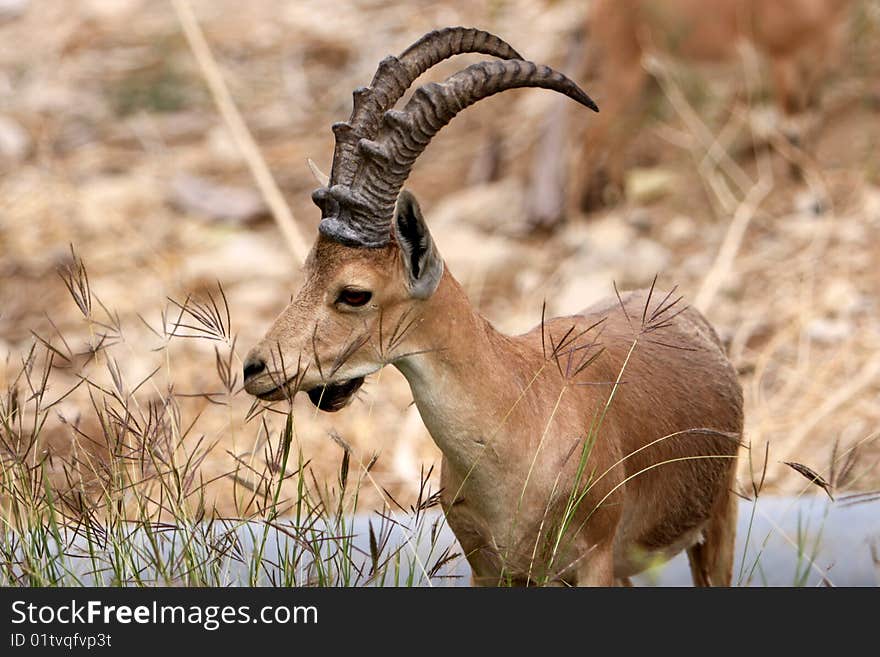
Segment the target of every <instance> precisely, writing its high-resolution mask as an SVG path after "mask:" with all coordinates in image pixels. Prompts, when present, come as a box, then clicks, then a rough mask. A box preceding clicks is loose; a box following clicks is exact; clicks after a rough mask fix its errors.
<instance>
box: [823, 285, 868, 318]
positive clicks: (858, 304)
mask: <svg viewBox="0 0 880 657" xmlns="http://www.w3.org/2000/svg"><path fill="white" fill-rule="evenodd" d="M821 304H822V310H824V311H825V312H826V313H827V314H829V315H831V316H834V317H847V316H849V315H851V314H853V313H855V312H858V311H859V310H860V309H862V308H863V307H864V305H865V298H864V297H863V296H862V294H861V293H860V292H859V291H858V289H857V288H856V286H855V285H853V284H852V283H851V282H850V281H848V280H846V279H845V278H834V279H832V280H831V281H830V282H829V283H828V284H827V285H826V286H825V289H824V290H823V291H822V296H821Z"/></svg>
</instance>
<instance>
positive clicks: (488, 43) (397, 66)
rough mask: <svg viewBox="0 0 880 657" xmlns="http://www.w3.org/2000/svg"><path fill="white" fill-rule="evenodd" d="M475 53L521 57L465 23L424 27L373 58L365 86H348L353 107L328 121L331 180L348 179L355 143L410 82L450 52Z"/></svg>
mask: <svg viewBox="0 0 880 657" xmlns="http://www.w3.org/2000/svg"><path fill="white" fill-rule="evenodd" d="M471 52H475V53H480V54H483V55H491V56H493V57H498V58H500V59H522V57H521V56H520V55H519V53H517V52H516V50H514V49H513V48H512V47H511V46H510V44H508V43H506V42H505V41H503V40H502V39H500V38H498V37H497V36H495V35H494V34H490V33H489V32H484V31H483V30H477V29H474V28H470V27H447V28H444V29H442V30H435V31H433V32H429V33H428V34H426V35H425V36H423V37H422V38H421V39H419V40H418V41H416V42H415V43H414V44H412V45H411V46H410V47H409V48H407V49H406V50H404V51H403V52H402V53H401V54H400V56H399V57H394V56H392V55H389V56H388V57H386V58H385V59H383V60H382V61H381V62H380V63H379V67H378V68H377V69H376V74H375V75H374V76H373V81H372V82H371V83H370V86H369V87H359V88H358V89H355V91H354V94H353V95H354V107H353V108H352V112H351V116H350V117H349V119H348V121H346V122H345V123H337V124H335V125H334V126H333V132H334V133H335V135H336V148H335V149H334V152H333V166H332V169H331V171H330V181H331V185H350V184H351V182H352V178H353V177H354V175H355V172H356V171H357V167H358V159H359V158H358V155H357V151H356V147H357V143H358V141H360V140H361V139H364V138H367V139H370V138H372V137H374V136H375V135H376V131H377V129H378V128H379V122H380V120H381V117H382V114H384V113H385V112H386V111H387V110H389V109H391V108H392V107H394V105H395V104H396V103H397V101H398V100H400V99H401V97H402V96H403V94H404V93H406V90H407V89H409V87H410V85H412V83H413V82H414V81H415V80H416V78H418V77H419V76H420V75H421V74H422V73H424V72H425V71H427V70H428V69H429V68H431V67H432V66H434V65H436V64H438V63H440V62H442V61H443V60H444V59H448V58H449V57H452V56H454V55H460V54H464V53H471Z"/></svg>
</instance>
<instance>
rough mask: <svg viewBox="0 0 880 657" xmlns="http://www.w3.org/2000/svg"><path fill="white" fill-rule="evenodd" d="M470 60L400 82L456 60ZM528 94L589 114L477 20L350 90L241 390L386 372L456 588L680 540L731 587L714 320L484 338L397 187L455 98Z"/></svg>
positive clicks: (733, 433) (603, 312) (722, 401)
mask: <svg viewBox="0 0 880 657" xmlns="http://www.w3.org/2000/svg"><path fill="white" fill-rule="evenodd" d="M464 52H478V53H484V54H487V55H492V56H494V57H496V58H498V59H497V60H493V61H485V62H481V63H478V64H474V65H472V66H470V67H468V68H466V69H464V70H462V71H460V72H458V73H456V74H455V75H453V76H451V77H450V78H448V79H447V80H446V81H445V82H443V83H442V84H436V83H431V84H426V85H425V86H423V87H421V88H419V89H417V90H416V92H415V93H414V94H413V96H412V99H411V100H410V101H409V102H408V103H407V104H406V106H405V107H404V108H403V109H402V110H395V109H393V107H394V105H395V103H396V102H397V101H398V100H399V99H400V98H401V97H402V96H403V94H404V93H405V91H406V90H407V88H408V87H409V86H410V84H411V83H412V82H413V81H414V80H415V79H416V78H417V77H418V76H419V75H421V74H422V73H423V72H424V71H426V70H427V69H428V68H430V67H431V66H433V65H434V64H436V63H437V62H440V61H441V60H444V59H446V58H447V57H450V56H452V55H455V54H458V53H464ZM514 87H544V88H546V89H552V90H553V91H557V92H560V93H563V94H565V95H567V96H569V97H570V98H572V99H574V100H576V101H577V102H579V103H580V104H582V105H584V106H586V107H589V108H591V109H593V110H595V109H596V107H595V105H594V104H593V101H592V100H590V98H589V97H588V96H587V95H586V94H585V93H584V92H583V91H582V90H581V89H580V88H578V86H577V85H575V84H574V83H573V82H572V81H571V80H569V79H568V78H566V77H565V76H564V75H562V74H560V73H558V72H556V71H554V70H552V69H550V68H548V67H546V66H540V65H537V64H534V63H531V62H528V61H524V60H523V59H522V58H521V57H520V56H519V55H518V54H517V53H516V51H514V50H513V49H512V48H511V47H510V46H509V45H508V44H506V43H505V42H504V41H502V40H501V39H499V38H497V37H495V36H493V35H491V34H488V33H486V32H481V31H478V30H473V29H466V28H448V29H444V30H440V31H436V32H431V33H430V34H427V35H426V36H424V37H423V38H422V39H420V40H419V41H418V42H416V43H415V44H414V45H413V46H411V47H410V48H408V49H407V50H406V51H405V52H404V53H403V54H402V55H400V57H388V58H386V59H385V60H383V61H382V63H381V64H380V65H379V69H378V71H377V73H376V75H375V77H374V78H373V81H372V84H371V86H370V87H369V88H360V89H357V90H356V91H355V92H354V110H353V112H352V115H351V118H350V119H349V121H348V122H347V123H337V124H335V125H334V126H333V131H334V133H335V135H336V148H335V152H334V156H333V165H332V172H331V174H330V178H329V181H328V182H327V184H326V186H324V187H322V188H320V189H318V190H317V191H316V192H315V193H314V194H313V199H314V201H315V203H316V204H317V205H318V207H320V208H321V214H322V219H321V223H320V227H319V235H318V238H317V241H316V242H315V245H314V247H313V248H312V251H311V253H310V255H309V257H308V260H307V262H306V264H305V272H304V276H305V282H304V283H303V286H302V288H301V289H300V291H299V292H298V293H297V295H296V297H295V299H294V300H293V302H292V303H291V304H290V305H289V306H288V307H287V309H286V310H285V311H284V312H283V313H282V314H281V315H280V316H279V317H278V319H277V320H276V321H275V323H274V325H273V326H272V327H271V328H270V330H269V332H268V334H267V335H266V337H265V338H264V339H263V340H262V341H261V342H260V344H258V345H257V346H256V347H255V348H254V349H253V350H252V351H251V352H250V354H249V355H248V357H247V359H246V361H245V366H244V379H245V388H246V389H247V391H248V392H250V393H251V394H253V395H256V396H258V397H260V398H262V399H265V400H281V399H285V398H290V397H291V396H292V395H293V394H295V393H296V392H297V391H299V390H304V391H306V392H307V393H308V395H309V397H310V399H311V400H312V402H313V403H315V404H316V405H317V406H318V407H319V408H321V409H323V410H327V411H336V410H339V409H340V408H342V407H343V406H345V405H346V403H347V402H348V401H349V400H350V399H351V397H352V395H354V393H355V392H356V391H357V390H358V389H359V387H360V386H361V384H362V383H363V381H364V377H366V376H367V375H368V374H371V373H373V372H376V371H377V370H379V369H381V368H382V367H384V366H385V365H388V364H392V365H394V366H395V367H397V368H398V369H399V370H400V371H401V372H402V373H403V375H404V376H405V377H406V379H407V380H408V381H409V384H410V386H411V388H412V393H413V397H414V399H415V403H416V405H417V406H418V409H419V412H420V413H421V415H422V418H423V420H424V422H425V424H426V425H427V428H428V430H429V431H430V433H431V436H432V437H433V439H434V440H435V441H436V443H437V445H438V446H439V447H440V449H441V451H442V452H443V468H442V504H443V509H444V511H445V513H446V517H447V519H448V522H449V525H450V526H451V527H452V529H453V531H454V532H455V535H456V536H457V537H458V540H459V541H460V543H461V545H462V548H463V549H464V551H465V554H466V556H467V559H468V561H469V562H470V565H471V566H472V569H473V573H474V581H475V582H476V583H480V584H498V583H521V584H528V583H545V582H555V583H565V584H578V585H590V584H601V585H609V584H612V583H613V581H614V580H615V578H621V579H622V578H626V577H628V576H630V575H631V574H633V573H636V572H638V571H640V570H642V569H644V568H645V567H646V566H647V565H648V564H650V563H654V562H656V560H657V559H658V558H667V557H669V556H671V555H673V554H675V553H677V552H679V551H681V550H683V549H687V550H688V553H689V555H690V558H691V563H692V567H693V573H694V577H695V580H696V581H697V582H698V583H700V584H709V583H711V584H729V582H730V577H731V568H732V556H733V539H734V532H735V521H736V498H735V497H734V495H733V494H732V493H731V488H732V487H733V485H734V470H735V468H734V461H735V456H736V452H737V448H738V445H739V436H740V433H741V430H742V422H743V418H742V394H741V389H740V386H739V384H738V382H737V378H736V374H735V372H734V370H733V368H732V367H731V365H730V363H729V362H728V360H727V358H726V357H725V355H724V352H723V350H722V347H721V345H720V344H719V341H718V338H717V336H716V335H715V333H714V332H713V330H712V328H711V327H710V326H709V324H708V323H707V322H706V320H704V319H703V317H701V316H700V314H699V313H697V312H696V311H695V310H692V309H687V308H681V309H679V308H678V307H677V300H673V299H672V296H671V295H670V294H661V293H659V292H657V291H656V290H653V291H639V292H631V293H628V294H623V295H619V296H618V297H612V298H611V299H609V300H607V301H604V302H602V303H599V304H596V305H594V306H592V307H590V308H588V309H587V310H585V311H583V312H582V313H580V314H578V315H574V316H572V317H565V318H557V319H552V320H547V321H542V322H541V324H540V326H538V327H536V328H535V329H534V330H532V331H531V332H529V333H526V334H525V335H521V336H515V337H509V336H506V335H502V334H500V333H498V332H497V331H496V330H494V329H493V328H492V326H491V325H490V324H489V322H488V321H486V320H485V319H484V318H483V317H481V316H480V315H479V314H478V313H477V312H476V311H475V310H474V308H473V307H472V306H471V304H470V303H469V302H468V299H467V296H466V295H465V293H464V291H463V290H462V288H461V286H460V285H459V284H458V283H457V282H456V280H455V279H454V278H453V276H452V274H450V273H449V271H448V270H447V269H446V267H445V266H444V262H443V260H442V259H441V257H440V254H439V253H438V252H437V248H436V246H435V244H434V242H433V240H432V238H431V234H430V232H429V231H428V226H427V224H426V223H425V220H424V218H423V217H422V212H421V210H420V209H419V206H418V204H417V203H416V200H415V198H414V197H413V196H412V194H410V193H409V192H407V191H401V189H402V186H403V184H404V182H405V181H406V179H407V177H408V176H409V173H410V170H411V169H412V167H413V164H414V163H415V161H416V158H417V157H418V156H419V155H420V154H421V153H422V151H423V150H424V149H425V147H426V146H427V145H428V143H429V142H430V140H431V138H432V137H433V136H434V135H435V134H436V133H437V132H438V131H439V130H440V129H441V128H442V127H443V126H444V125H446V124H447V123H448V122H449V121H450V120H452V118H453V117H454V116H455V115H456V114H457V113H458V112H459V111H461V110H462V109H464V108H466V107H468V106H469V105H472V104H474V103H476V102H477V101H479V100H480V99H482V98H485V97H487V96H490V95H492V94H495V93H497V92H500V91H504V90H506V89H512V88H514Z"/></svg>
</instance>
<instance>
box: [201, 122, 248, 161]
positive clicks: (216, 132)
mask: <svg viewBox="0 0 880 657" xmlns="http://www.w3.org/2000/svg"><path fill="white" fill-rule="evenodd" d="M205 145H206V146H207V147H208V150H209V151H210V153H211V157H212V158H213V159H215V160H218V161H220V162H222V163H224V164H239V163H241V162H242V156H241V151H240V150H239V148H238V146H237V145H236V143H235V140H233V139H232V136H231V135H230V134H229V130H227V129H226V127H225V126H222V125H217V126H214V127H213V128H211V129H210V130H209V131H208V134H207V136H206V137H205Z"/></svg>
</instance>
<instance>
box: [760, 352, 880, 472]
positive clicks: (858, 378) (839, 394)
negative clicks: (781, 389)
mask: <svg viewBox="0 0 880 657" xmlns="http://www.w3.org/2000/svg"><path fill="white" fill-rule="evenodd" d="M878 380H880V356H875V357H874V358H872V359H871V360H869V361H868V362H867V363H865V364H864V365H863V366H862V369H860V370H859V371H858V372H857V373H856V374H855V375H854V376H852V377H851V378H850V379H849V380H848V381H847V383H846V385H843V386H841V387H840V388H838V389H837V390H836V391H835V392H834V393H833V394H831V395H829V396H828V397H827V398H826V399H825V401H824V402H823V403H822V404H820V405H819V407H818V408H816V410H815V411H813V412H812V413H810V414H809V415H807V417H805V418H804V420H803V422H801V423H800V424H799V425H797V426H796V427H795V428H794V429H793V430H792V431H791V432H790V433H789V434H788V437H787V438H786V440H785V443H784V444H785V453H784V454H782V455H777V456H778V458H779V460H780V461H788V460H790V459H791V458H792V456H793V454H794V453H795V451H796V450H797V449H798V448H799V447H800V446H801V443H802V442H803V440H804V439H805V438H806V437H807V436H808V435H809V434H810V432H812V431H813V430H814V429H815V428H816V426H817V425H818V424H819V423H820V422H821V421H822V420H824V419H825V418H826V417H828V416H829V415H832V414H833V413H834V412H835V411H837V410H838V409H839V408H840V407H841V406H843V405H844V404H846V403H847V402H849V401H851V400H853V399H857V398H858V395H859V394H861V393H862V392H863V391H864V390H865V389H866V388H869V387H871V386H872V385H875V384H876V383H877V382H878Z"/></svg>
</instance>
